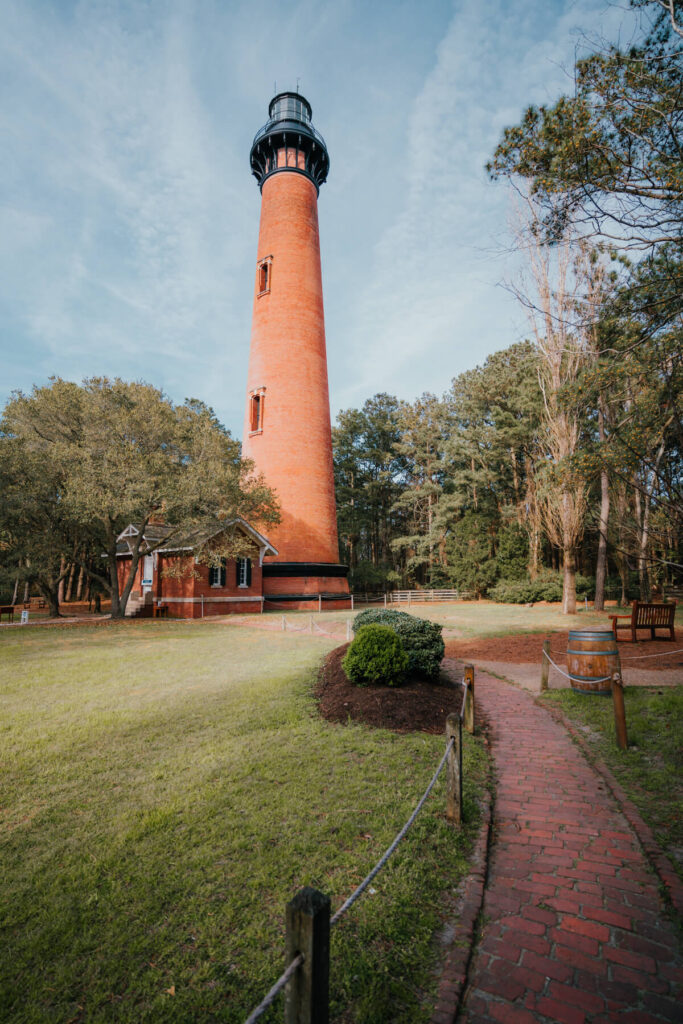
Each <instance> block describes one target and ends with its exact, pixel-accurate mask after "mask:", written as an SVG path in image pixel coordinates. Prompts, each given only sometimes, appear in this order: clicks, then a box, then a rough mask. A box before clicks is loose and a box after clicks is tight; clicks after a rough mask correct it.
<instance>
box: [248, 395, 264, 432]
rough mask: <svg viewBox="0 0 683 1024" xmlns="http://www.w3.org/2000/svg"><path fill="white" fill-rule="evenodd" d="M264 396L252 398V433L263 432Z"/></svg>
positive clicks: (253, 396)
mask: <svg viewBox="0 0 683 1024" xmlns="http://www.w3.org/2000/svg"><path fill="white" fill-rule="evenodd" d="M264 397H265V396H264V395H252V396H251V416H250V420H251V423H250V429H251V431H252V433H255V432H256V431H257V430H263V400H264Z"/></svg>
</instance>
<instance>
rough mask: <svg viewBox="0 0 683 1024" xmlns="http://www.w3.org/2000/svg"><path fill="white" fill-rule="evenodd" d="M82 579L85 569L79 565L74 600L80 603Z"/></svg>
mask: <svg viewBox="0 0 683 1024" xmlns="http://www.w3.org/2000/svg"><path fill="white" fill-rule="evenodd" d="M84 577H85V569H84V567H83V566H82V565H81V568H80V571H79V573H78V583H77V584H76V600H77V601H80V600H81V599H82V597H83V579H84Z"/></svg>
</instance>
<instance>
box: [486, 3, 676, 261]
mask: <svg viewBox="0 0 683 1024" xmlns="http://www.w3.org/2000/svg"><path fill="white" fill-rule="evenodd" d="M662 6H663V5H662V4H660V3H659V2H658V0H640V2H636V3H633V2H632V3H631V7H632V9H633V10H634V12H635V13H636V16H637V17H638V18H639V21H638V28H637V29H636V33H635V34H636V39H637V41H636V42H635V43H634V45H632V46H630V47H629V48H628V49H624V48H621V47H619V46H613V45H606V44H605V45H604V46H603V47H602V50H601V51H600V52H597V53H594V54H591V55H589V56H587V57H585V58H583V59H581V60H579V61H577V63H576V70H575V83H574V89H573V91H572V93H571V95H567V96H562V97H561V98H560V99H559V100H558V101H557V102H556V103H555V104H554V105H553V106H550V107H546V106H541V107H533V106H532V107H529V108H528V109H527V111H526V113H525V114H524V117H523V118H522V120H521V122H520V123H519V124H518V125H515V126H513V127H510V128H506V129H505V131H504V133H503V138H502V140H501V142H500V144H499V146H498V148H497V149H496V152H495V155H494V158H493V160H492V161H491V162H490V163H489V164H488V171H489V173H490V174H491V176H492V177H493V178H494V179H495V178H500V177H507V178H513V179H514V178H515V177H517V176H519V177H521V178H524V179H526V181H527V182H528V184H529V186H530V191H531V195H532V197H533V199H534V201H535V202H536V203H537V204H538V207H539V209H540V212H541V215H540V217H539V222H540V224H541V225H542V227H543V230H544V232H545V236H546V238H548V239H549V240H551V241H557V240H558V239H560V238H562V237H563V236H564V235H565V233H566V231H567V228H568V227H569V226H570V225H572V226H574V227H575V228H576V227H578V228H579V229H580V230H581V231H582V233H583V234H586V233H598V234H600V235H601V236H602V237H603V238H606V239H610V240H613V241H614V242H616V244H617V245H623V244H627V245H630V246H633V247H639V248H643V249H652V248H653V247H656V246H658V245H660V244H661V243H662V242H665V241H671V240H677V241H680V238H681V224H683V161H682V160H681V143H680V125H681V118H682V116H683V91H682V90H681V55H682V53H683V41H682V40H681V38H680V34H679V33H677V32H676V30H675V27H674V24H673V22H672V16H673V15H674V14H676V15H678V16H679V21H680V14H681V12H682V11H683V5H682V3H681V0H674V2H673V3H672V5H671V8H670V10H669V11H665V10H663V9H662Z"/></svg>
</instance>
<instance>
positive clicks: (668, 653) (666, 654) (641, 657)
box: [543, 648, 683, 683]
mask: <svg viewBox="0 0 683 1024" xmlns="http://www.w3.org/2000/svg"><path fill="white" fill-rule="evenodd" d="M674 654H683V648H681V650H680V651H662V652H661V653H660V654H632V655H631V656H630V657H628V658H621V657H620V659H619V660H620V661H644V660H645V659H646V658H670V657H671V656H672V655H674ZM543 657H544V658H547V659H548V661H549V662H550V664H551V665H554V667H555V668H556V669H557V671H558V672H559V673H560V675H561V676H564V678H565V679H571V678H572V677H571V676H568V675H567V673H566V672H563V671H562V669H561V668H560V666H559V665H556V664H555V662H554V661H553V659H552V658H551V657H550V655H549V654H546V652H545V651H543ZM611 678H612V677H611V676H604V677H603V678H602V679H591V682H592V683H605V682H607V680H608V679H611Z"/></svg>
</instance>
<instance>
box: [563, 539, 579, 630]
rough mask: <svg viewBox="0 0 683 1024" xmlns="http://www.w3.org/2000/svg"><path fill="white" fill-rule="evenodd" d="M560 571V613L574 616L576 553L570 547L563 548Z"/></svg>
mask: <svg viewBox="0 0 683 1024" xmlns="http://www.w3.org/2000/svg"><path fill="white" fill-rule="evenodd" d="M562 570H563V573H564V579H563V583H562V612H563V614H564V615H576V553H575V551H574V549H573V548H571V547H566V548H564V551H563V565H562Z"/></svg>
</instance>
